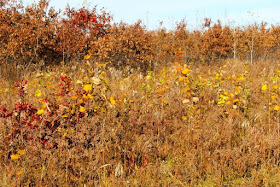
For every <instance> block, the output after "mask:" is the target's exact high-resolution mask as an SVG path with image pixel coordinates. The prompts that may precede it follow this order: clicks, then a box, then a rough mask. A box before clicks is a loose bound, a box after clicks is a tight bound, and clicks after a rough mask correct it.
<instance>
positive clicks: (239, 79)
mask: <svg viewBox="0 0 280 187" xmlns="http://www.w3.org/2000/svg"><path fill="white" fill-rule="evenodd" d="M236 80H237V81H239V82H241V81H244V80H245V78H244V77H238V78H237V79H236Z"/></svg>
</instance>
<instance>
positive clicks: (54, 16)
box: [0, 0, 280, 69]
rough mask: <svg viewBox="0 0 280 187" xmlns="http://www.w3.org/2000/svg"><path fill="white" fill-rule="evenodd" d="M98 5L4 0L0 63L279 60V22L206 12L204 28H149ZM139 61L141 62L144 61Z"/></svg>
mask: <svg viewBox="0 0 280 187" xmlns="http://www.w3.org/2000/svg"><path fill="white" fill-rule="evenodd" d="M112 19H113V18H112V16H111V15H110V14H109V13H107V12H105V11H104V10H101V11H99V10H97V7H94V8H93V9H88V8H86V7H83V8H80V9H75V8H70V7H67V8H66V9H65V10H64V11H56V10H55V9H54V8H52V7H49V1H48V0H40V1H39V2H38V3H37V4H36V3H34V4H32V5H29V6H26V7H24V6H23V5H22V3H18V2H17V1H12V0H2V1H1V2H0V22H1V25H0V62H1V63H0V64H2V65H11V64H16V65H23V66H24V67H26V66H29V65H30V64H38V63H41V64H43V65H44V64H46V63H52V62H61V61H64V62H67V61H70V60H71V59H74V58H80V57H83V56H84V55H86V54H90V55H91V56H92V57H94V58H95V60H97V61H100V62H111V64H112V65H114V66H118V67H123V66H127V65H128V66H130V67H131V66H132V67H139V66H141V67H142V69H143V68H146V69H147V67H151V66H153V65H155V64H162V63H166V62H173V61H176V60H178V57H179V59H182V60H183V61H185V62H206V63H209V62H213V61H215V62H216V61H219V60H223V59H228V58H235V59H240V60H251V62H253V61H254V60H268V59H269V60H274V59H277V58H279V56H280V47H279V46H280V26H279V25H271V26H270V27H268V25H267V24H266V23H262V24H260V25H258V24H254V25H248V26H240V27H231V26H230V25H226V26H224V25H222V23H221V22H220V21H217V22H213V21H212V20H211V19H209V18H205V20H204V24H203V25H202V27H201V29H200V30H192V31H191V30H188V29H186V26H187V24H186V22H185V21H182V22H179V23H177V27H176V28H175V29H174V30H171V31H168V30H166V29H164V28H159V29H157V30H152V31H149V30H147V29H146V28H145V26H143V24H141V21H139V22H137V23H135V24H133V25H128V24H125V23H114V24H113V23H112ZM139 64H140V65H139Z"/></svg>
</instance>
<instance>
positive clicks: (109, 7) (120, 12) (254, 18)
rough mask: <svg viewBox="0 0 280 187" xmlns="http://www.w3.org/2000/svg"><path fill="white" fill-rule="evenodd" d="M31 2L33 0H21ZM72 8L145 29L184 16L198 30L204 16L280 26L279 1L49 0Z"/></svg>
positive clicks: (225, 21) (170, 26) (235, 22)
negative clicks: (138, 24)
mask: <svg viewBox="0 0 280 187" xmlns="http://www.w3.org/2000/svg"><path fill="white" fill-rule="evenodd" d="M35 1H38V0H35ZM23 2H24V3H26V4H28V3H29V4H30V3H32V2H34V0H23ZM67 4H69V5H70V6H71V7H75V8H80V7H82V6H83V4H84V5H86V7H94V6H95V5H97V9H101V8H104V9H105V10H106V12H109V13H110V14H111V15H113V18H114V21H115V22H120V21H124V22H126V23H130V24H133V23H135V22H136V21H137V20H139V19H140V20H142V23H143V24H144V25H146V27H147V28H148V29H157V28H160V25H159V22H161V21H162V22H163V27H165V28H166V29H173V28H175V26H176V22H180V21H181V20H183V19H185V20H186V22H187V24H188V26H187V27H188V28H190V29H199V28H201V25H202V20H203V19H204V18H205V17H208V18H212V20H213V21H216V20H218V19H219V20H221V21H222V23H223V24H230V25H235V26H242V25H247V24H251V23H255V22H256V23H261V22H262V21H265V22H267V23H269V24H274V25H280V0H231V1H230V0H138V1H133V0H51V1H50V6H53V7H55V8H56V9H64V8H65V7H66V5H67Z"/></svg>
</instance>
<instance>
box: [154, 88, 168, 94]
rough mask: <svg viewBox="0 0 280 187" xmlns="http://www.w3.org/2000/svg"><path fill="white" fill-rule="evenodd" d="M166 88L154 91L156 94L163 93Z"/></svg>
mask: <svg viewBox="0 0 280 187" xmlns="http://www.w3.org/2000/svg"><path fill="white" fill-rule="evenodd" d="M165 90H166V88H161V89H159V90H157V91H156V93H157V94H160V95H161V94H163V92H164V91H165Z"/></svg>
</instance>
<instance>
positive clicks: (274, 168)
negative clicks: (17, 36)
mask: <svg viewBox="0 0 280 187" xmlns="http://www.w3.org/2000/svg"><path fill="white" fill-rule="evenodd" d="M87 62H89V63H87ZM73 69H75V71H74V70H73ZM279 78H280V67H279V65H278V64H277V63H275V62H258V63H256V64H253V65H251V64H250V63H248V62H242V61H233V60H227V61H224V62H223V63H220V64H219V65H211V66H208V65H181V64H180V63H175V64H173V65H171V64H170V65H169V66H167V67H160V68H158V69H155V70H154V71H149V72H148V73H146V74H145V75H144V74H142V73H140V72H134V73H132V74H130V75H129V76H125V77H124V76H123V75H122V71H118V70H115V69H113V68H106V67H105V66H104V65H102V64H101V65H99V66H98V65H97V66H94V65H92V64H91V63H90V60H84V59H83V60H81V62H76V64H72V65H71V66H63V65H60V66H59V68H54V69H52V70H51V71H48V70H44V71H39V70H38V71H36V72H33V73H32V74H29V75H26V76H24V79H23V80H21V81H20V82H18V83H17V85H16V87H14V86H12V85H10V83H9V82H7V81H3V84H1V87H0V93H1V95H0V96H1V108H0V116H1V127H0V132H1V136H0V141H1V142H2V143H1V147H0V152H1V160H0V161H1V171H2V172H1V174H0V175H1V176H0V183H1V186H9V185H14V186H18V185H24V186H25V185H31V186H37V185H39V186H71V185H72V186H82V185H86V186H95V185H100V186H195V185H198V186H222V185H230V186H232V185H233V186H278V185H279V182H280V176H279V175H280V171H279V169H280V168H279V164H280V146H279V145H280V139H279V136H280V121H279V120H280V106H279V105H280V104H279V99H280V98H279V89H280V83H279Z"/></svg>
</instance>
